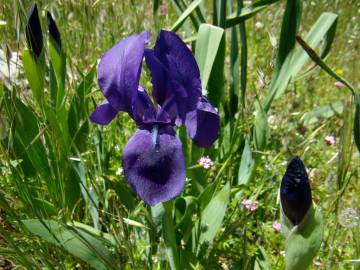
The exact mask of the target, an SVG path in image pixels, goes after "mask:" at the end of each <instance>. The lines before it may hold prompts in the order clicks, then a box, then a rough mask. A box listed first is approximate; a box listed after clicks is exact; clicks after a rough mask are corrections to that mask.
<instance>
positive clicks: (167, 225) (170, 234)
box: [162, 200, 180, 270]
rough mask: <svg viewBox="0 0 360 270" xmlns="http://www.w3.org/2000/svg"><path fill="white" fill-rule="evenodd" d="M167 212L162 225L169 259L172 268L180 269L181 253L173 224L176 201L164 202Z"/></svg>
mask: <svg viewBox="0 0 360 270" xmlns="http://www.w3.org/2000/svg"><path fill="white" fill-rule="evenodd" d="M163 206H164V209H165V214H164V216H163V220H162V227H163V237H164V241H165V246H166V254H167V256H168V259H169V264H170V268H171V269H172V270H179V269H180V263H179V254H178V250H177V245H176V236H175V230H174V224H173V216H172V212H173V208H174V201H173V200H171V201H168V202H165V203H163Z"/></svg>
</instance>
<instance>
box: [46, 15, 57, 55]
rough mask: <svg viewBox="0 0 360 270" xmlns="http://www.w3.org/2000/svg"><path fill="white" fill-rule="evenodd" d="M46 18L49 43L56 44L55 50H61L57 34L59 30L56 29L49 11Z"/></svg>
mask: <svg viewBox="0 0 360 270" xmlns="http://www.w3.org/2000/svg"><path fill="white" fill-rule="evenodd" d="M46 18H47V25H48V29H49V34H50V41H51V42H53V43H55V44H56V48H57V49H58V50H61V38H60V32H59V29H58V28H57V26H56V23H55V21H54V19H53V17H52V16H51V13H50V12H49V11H48V12H46Z"/></svg>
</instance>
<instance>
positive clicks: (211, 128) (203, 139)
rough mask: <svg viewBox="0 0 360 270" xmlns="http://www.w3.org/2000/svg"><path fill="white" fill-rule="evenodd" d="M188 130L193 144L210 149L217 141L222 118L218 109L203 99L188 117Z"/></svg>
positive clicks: (186, 123)
mask: <svg viewBox="0 0 360 270" xmlns="http://www.w3.org/2000/svg"><path fill="white" fill-rule="evenodd" d="M185 125H186V130H187V133H188V135H189V137H190V138H191V139H192V140H193V142H194V143H195V144H196V145H198V146H200V147H210V146H211V145H212V144H213V143H214V141H215V140H216V138H217V136H218V132H219V128H220V118H219V115H218V113H217V111H216V109H215V108H214V107H213V106H212V105H211V104H210V103H209V102H208V101H207V100H206V99H205V98H202V99H201V101H200V102H199V103H198V105H197V108H196V110H194V111H192V112H190V113H188V114H187V116H186V122H185Z"/></svg>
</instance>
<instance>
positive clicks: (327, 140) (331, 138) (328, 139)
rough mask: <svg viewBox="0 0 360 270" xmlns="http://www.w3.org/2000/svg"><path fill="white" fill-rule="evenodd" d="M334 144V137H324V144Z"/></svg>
mask: <svg viewBox="0 0 360 270" xmlns="http://www.w3.org/2000/svg"><path fill="white" fill-rule="evenodd" d="M335 142H336V138H335V136H326V137H325V143H326V144H327V145H333V144H335Z"/></svg>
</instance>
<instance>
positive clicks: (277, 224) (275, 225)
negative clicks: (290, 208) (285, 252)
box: [272, 222, 281, 233]
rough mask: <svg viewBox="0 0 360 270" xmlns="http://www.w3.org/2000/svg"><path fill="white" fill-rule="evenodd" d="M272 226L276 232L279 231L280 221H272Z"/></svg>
mask: <svg viewBox="0 0 360 270" xmlns="http://www.w3.org/2000/svg"><path fill="white" fill-rule="evenodd" d="M272 227H273V229H274V230H275V231H276V232H278V233H279V232H281V224H280V223H278V222H274V223H273V224H272Z"/></svg>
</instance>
